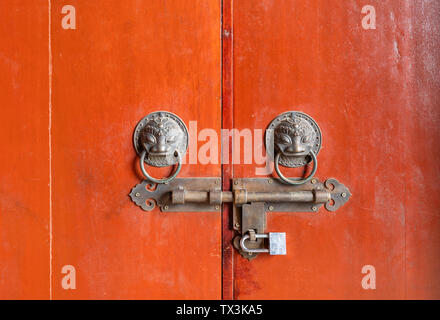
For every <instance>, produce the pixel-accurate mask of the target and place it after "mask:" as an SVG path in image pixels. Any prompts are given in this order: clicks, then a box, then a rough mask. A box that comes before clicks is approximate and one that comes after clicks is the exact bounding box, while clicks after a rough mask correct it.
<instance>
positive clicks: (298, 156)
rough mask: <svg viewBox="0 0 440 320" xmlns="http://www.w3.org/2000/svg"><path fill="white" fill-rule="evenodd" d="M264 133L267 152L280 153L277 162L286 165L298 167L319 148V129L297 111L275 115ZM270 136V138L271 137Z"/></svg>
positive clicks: (308, 160) (307, 160)
mask: <svg viewBox="0 0 440 320" xmlns="http://www.w3.org/2000/svg"><path fill="white" fill-rule="evenodd" d="M268 129H269V130H270V132H272V134H273V135H266V150H268V152H269V154H272V152H274V153H273V156H275V154H278V153H280V160H279V163H280V164H281V165H283V166H286V167H291V168H293V167H300V166H304V165H306V164H307V163H309V162H310V161H311V159H312V158H311V156H310V152H311V151H313V153H314V154H315V155H317V154H318V152H319V150H320V148H321V131H320V129H319V127H318V125H317V124H316V122H315V120H313V119H312V118H311V117H310V116H308V115H306V114H305V113H302V112H298V111H290V112H285V113H283V114H281V115H279V116H278V117H276V118H275V119H274V120H273V121H272V122H271V123H270V124H269V127H268ZM271 137H272V138H271Z"/></svg>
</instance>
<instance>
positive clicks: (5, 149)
mask: <svg viewBox="0 0 440 320" xmlns="http://www.w3.org/2000/svg"><path fill="white" fill-rule="evenodd" d="M48 16H49V15H48V7H47V5H46V4H45V3H44V2H41V1H38V0H21V1H1V2H0V38H1V39H2V40H1V41H0V72H1V77H0V104H1V106H0V146H1V152H0V299H48V298H49V283H50V282H49V280H50V277H49V272H50V271H49V266H50V261H49V161H48V160H49V131H48V127H49V116H48V113H49V99H48V97H49V79H48V61H49V51H48V30H49V28H48V25H49V23H48Z"/></svg>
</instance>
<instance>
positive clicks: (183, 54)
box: [0, 0, 440, 299]
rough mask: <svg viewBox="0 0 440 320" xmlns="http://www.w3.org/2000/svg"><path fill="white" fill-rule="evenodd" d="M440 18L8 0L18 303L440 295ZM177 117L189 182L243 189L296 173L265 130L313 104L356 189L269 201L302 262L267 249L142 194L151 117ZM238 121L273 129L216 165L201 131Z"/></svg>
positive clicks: (267, 5)
mask: <svg viewBox="0 0 440 320" xmlns="http://www.w3.org/2000/svg"><path fill="white" fill-rule="evenodd" d="M65 6H69V7H68V9H66V8H65ZM365 6H372V7H373V8H374V9H375V12H376V18H377V21H376V28H375V29H369V30H366V29H364V26H363V20H364V19H365V16H366V13H365V12H364V13H363V8H364V7H365ZM72 7H73V8H74V9H75V17H76V21H75V27H74V28H66V26H65V23H66V21H65V20H64V19H65V17H66V15H67V14H68V13H71V12H72V11H71V10H72ZM439 13H440V8H439V4H437V3H436V2H434V1H421V0H420V1H419V0H417V1H409V0H408V1H404V0H395V1H386V2H384V1H377V0H369V1H354V0H353V1H325V0H316V1H306V0H295V1H293V0H277V1H268V0H258V1H254V0H236V1H233V0H223V1H221V0H173V1H138V0H112V1H108V0H94V1H86V0H71V1H68V2H66V1H62V0H48V1H40V0H16V1H2V2H0V37H1V39H2V40H3V41H2V42H1V43H0V70H1V71H2V78H1V80H0V81H1V86H0V102H1V109H0V130H1V132H0V145H1V147H2V152H1V153H0V298H2V299H5V298H8V299H125V298H131V299H220V298H222V297H223V298H224V299H231V298H235V299H275V298H278V299H329V298H336V299H340V298H347V299H358V298H359V299H375V298H380V299H382V298H387V299H391V298H398V299H404V298H417V299H423V298H440V282H439V277H438V276H437V275H436V272H437V269H438V268H439V267H440V240H439V239H440V237H439V233H440V220H439V211H438V209H437V208H438V206H439V200H438V199H437V198H436V197H435V194H436V191H437V190H438V189H439V187H440V186H439V184H440V182H439V176H440V167H439V166H438V164H437V158H438V156H439V154H438V153H439V152H440V149H439V148H438V146H437V141H438V139H439V138H440V129H439V126H438V124H439V121H440V109H439V92H440V79H439V70H438V65H439V58H440V55H439V49H440V48H439V42H438V40H437V39H436V36H437V34H438V33H439V30H438V28H439V25H440V23H439V22H440V21H439V20H440V16H439ZM63 21H64V22H63ZM69 23H70V26H72V21H71V20H70V21H69ZM369 23H371V21H369ZM157 110H167V111H170V112H173V113H175V114H177V115H178V116H179V117H180V118H182V120H183V121H184V122H185V124H186V125H187V126H189V127H190V141H189V142H190V147H189V149H190V150H189V153H188V154H187V155H186V162H187V163H186V164H184V165H183V167H182V171H181V173H180V174H179V177H222V178H223V189H224V190H230V188H231V180H230V179H233V178H246V177H257V176H258V177H269V176H276V175H275V174H272V175H265V176H264V175H263V176H261V175H257V174H256V171H255V169H256V168H257V167H262V166H263V165H261V164H260V162H259V161H256V159H255V157H254V155H255V154H256V153H257V154H259V153H261V152H264V141H263V136H262V135H261V133H262V132H263V131H264V130H265V129H266V127H267V125H268V124H269V123H270V121H272V119H273V118H275V117H276V116H278V115H279V114H280V113H282V112H285V111H295V110H296V111H302V112H305V113H307V114H308V115H310V116H312V117H313V118H314V119H315V120H316V121H317V123H318V124H319V126H320V127H321V130H322V134H323V148H322V149H321V151H320V153H319V155H318V159H319V168H318V172H317V174H316V175H317V177H319V178H320V179H321V180H325V179H326V178H330V177H334V178H337V179H338V180H339V181H341V182H342V183H344V184H345V185H347V186H348V187H349V188H350V191H351V193H352V194H353V196H352V198H351V199H350V201H349V202H348V203H347V204H346V205H345V206H344V207H342V208H341V209H339V210H338V211H337V212H336V213H329V212H326V211H325V209H324V208H322V209H321V210H320V211H319V212H317V213H293V212H292V213H286V212H284V213H281V212H270V213H268V214H267V217H268V219H267V231H280V232H286V234H287V255H286V256H269V255H264V254H260V255H259V256H258V257H257V258H256V259H254V260H252V261H248V260H246V259H244V258H242V257H241V256H240V255H239V254H238V253H237V252H236V251H235V249H234V248H233V246H232V238H233V236H234V232H233V231H232V230H231V220H232V210H231V206H229V205H224V206H223V211H222V212H197V213H187V212H179V213H169V212H168V213H162V212H160V211H159V210H154V211H153V212H148V213H146V212H144V211H142V210H140V208H139V207H137V206H136V205H134V204H133V203H132V201H131V199H130V197H129V196H128V193H129V192H130V190H131V188H132V187H133V186H134V185H135V184H137V183H138V182H139V181H140V180H142V179H143V177H142V175H141V173H140V171H139V168H138V156H137V155H136V153H135V151H134V149H133V145H132V134H133V130H134V127H135V126H136V124H137V122H138V121H139V120H140V119H141V118H142V117H144V116H145V115H147V114H149V113H151V112H153V111H157ZM191 123H192V126H190V124H191ZM194 124H197V128H195V126H194ZM222 128H223V129H233V128H236V129H238V130H239V131H234V132H233V135H234V134H235V135H237V134H240V133H241V132H243V130H250V132H252V133H253V135H252V139H253V140H252V141H251V144H250V145H249V144H248V145H245V146H244V147H243V148H242V151H241V153H240V154H239V155H240V159H241V160H242V161H243V160H244V157H245V156H246V155H248V154H245V152H244V151H243V150H244V149H245V148H247V149H246V150H249V146H251V147H252V149H251V155H252V161H251V163H250V164H243V163H242V162H241V163H231V161H232V157H231V156H232V155H231V153H232V151H233V148H232V146H231V145H230V144H228V145H226V144H224V145H223V146H221V139H218V140H217V141H214V140H211V141H210V142H211V148H212V150H217V152H218V154H220V150H221V147H222V154H223V155H226V156H227V157H231V158H229V160H231V161H229V162H227V163H223V164H221V163H220V162H219V161H211V162H208V163H206V161H203V163H201V162H200V157H198V155H197V152H200V153H201V146H202V145H203V143H204V142H206V140H207V139H205V138H207V137H206V136H203V135H199V133H200V132H201V130H202V129H209V130H211V131H209V132H211V133H212V132H215V133H216V134H217V135H218V137H220V130H221V129H222ZM256 130H260V131H259V133H260V134H259V135H258V134H256V133H255V132H256ZM206 132H208V131H206ZM204 139H205V140H204ZM198 140H199V141H198ZM197 142H200V143H197ZM242 146H243V142H242ZM205 151H206V150H205ZM205 151H204V152H205ZM191 157H193V158H191ZM194 159H195V160H196V163H193V162H194ZM197 160H199V161H197ZM223 160H224V159H223ZM257 162H258V163H257ZM282 170H283V172H285V173H286V174H287V175H289V174H290V175H298V174H300V173H301V172H302V171H301V170H292V169H282ZM152 173H153V174H154V175H156V176H160V175H166V174H168V173H169V171H168V169H155V170H153V171H152ZM365 266H369V267H370V268H371V267H373V268H374V270H375V282H376V285H375V288H374V289H373V288H371V287H370V288H367V289H365V287H364V286H363V285H362V281H363V279H364V277H365V276H366V274H363V273H362V271H363V268H364V267H365ZM72 268H73V269H72ZM72 270H74V272H75V286H74V287H72V286H71V284H72V283H71V282H70V283H69V284H70V287H69V286H68V287H66V286H65V283H64V282H63V281H64V279H66V275H68V274H69V273H70V274H71V272H72ZM369 270H371V269H369ZM70 281H72V280H70Z"/></svg>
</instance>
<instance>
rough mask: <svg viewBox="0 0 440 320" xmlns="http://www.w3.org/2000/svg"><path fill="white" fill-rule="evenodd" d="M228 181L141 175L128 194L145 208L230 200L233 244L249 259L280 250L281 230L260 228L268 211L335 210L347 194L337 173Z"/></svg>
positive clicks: (196, 207) (178, 208)
mask: <svg viewBox="0 0 440 320" xmlns="http://www.w3.org/2000/svg"><path fill="white" fill-rule="evenodd" d="M232 185H233V190H232V191H221V179H220V178H176V179H174V180H173V181H171V182H169V183H166V184H156V183H151V182H148V181H146V180H145V181H143V182H141V183H140V184H138V185H137V186H135V187H134V188H133V189H132V191H131V193H130V197H131V199H132V200H133V202H135V203H136V204H137V205H138V206H139V207H141V208H142V209H143V210H145V211H152V210H153V209H154V208H155V207H156V206H158V207H159V208H160V210H161V211H162V212H216V211H220V208H221V204H222V203H233V228H234V230H235V231H236V232H237V234H238V235H237V237H236V238H235V239H234V247H235V248H236V249H237V250H238V251H239V252H240V254H241V255H242V256H243V257H245V258H247V259H249V260H250V259H253V258H255V257H256V256H257V255H258V254H259V253H263V252H268V253H271V254H285V253H283V252H285V251H286V245H285V239H286V236H285V234H284V236H280V235H278V236H277V234H278V233H273V235H272V237H271V235H270V233H269V234H266V233H265V232H266V213H267V212H273V211H277V212H317V211H318V210H319V209H320V208H321V207H322V206H325V208H326V209H327V210H328V211H336V210H337V209H339V208H340V207H341V206H342V205H344V204H345V203H346V202H347V201H348V199H349V198H350V196H351V194H350V191H349V190H348V189H347V188H346V187H345V186H344V185H343V184H340V183H339V182H338V181H337V180H336V179H328V180H327V181H325V182H324V183H323V182H320V181H319V180H318V179H317V178H313V179H312V180H311V181H309V182H307V183H305V184H302V185H297V186H293V185H288V184H285V183H283V182H282V181H281V180H280V179H272V178H270V179H266V178H244V179H234V180H233V181H232ZM243 237H245V239H244V240H243ZM277 237H278V238H277ZM241 240H243V242H241ZM265 240H268V243H265ZM255 250H256V251H255Z"/></svg>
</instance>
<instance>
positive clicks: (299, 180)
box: [275, 150, 318, 185]
mask: <svg viewBox="0 0 440 320" xmlns="http://www.w3.org/2000/svg"><path fill="white" fill-rule="evenodd" d="M309 154H310V155H311V156H312V161H313V169H312V172H311V173H310V174H309V175H308V176H307V177H306V178H304V179H302V178H290V179H289V178H286V177H285V176H284V175H283V174H282V173H281V171H280V168H279V161H280V156H281V153H280V152H278V153H277V155H276V156H275V171H276V172H277V174H278V176H279V177H280V179H281V180H283V181H284V182H285V183H287V184H291V185H302V184H305V183H307V182H309V181H310V180H311V179H312V178H313V176H314V175H315V173H316V170H317V169H318V159H316V155H315V153H314V152H313V151H312V150H310V152H309Z"/></svg>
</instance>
